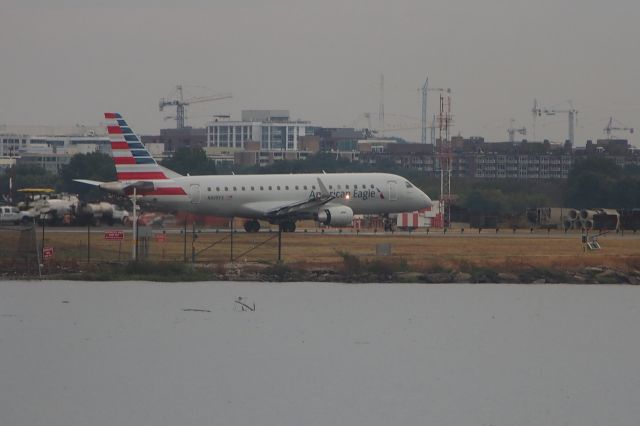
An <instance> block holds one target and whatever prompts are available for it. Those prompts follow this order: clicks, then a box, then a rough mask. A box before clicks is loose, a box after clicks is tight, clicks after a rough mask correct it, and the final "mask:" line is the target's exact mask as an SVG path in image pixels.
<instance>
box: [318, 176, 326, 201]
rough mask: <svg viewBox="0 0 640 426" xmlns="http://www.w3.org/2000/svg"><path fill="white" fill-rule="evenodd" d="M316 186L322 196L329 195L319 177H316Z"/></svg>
mask: <svg viewBox="0 0 640 426" xmlns="http://www.w3.org/2000/svg"><path fill="white" fill-rule="evenodd" d="M318 186H319V187H320V193H321V195H322V196H323V197H329V191H328V190H327V187H326V186H324V183H322V181H321V180H320V178H318Z"/></svg>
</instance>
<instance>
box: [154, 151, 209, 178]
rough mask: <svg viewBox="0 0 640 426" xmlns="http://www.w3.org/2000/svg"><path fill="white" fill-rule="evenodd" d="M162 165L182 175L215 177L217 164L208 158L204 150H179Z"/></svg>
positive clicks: (163, 161)
mask: <svg viewBox="0 0 640 426" xmlns="http://www.w3.org/2000/svg"><path fill="white" fill-rule="evenodd" d="M161 164H162V165H163V166H164V167H166V168H168V169H170V170H173V171H174V172H176V173H180V174H182V175H186V174H189V175H193V176H198V175H215V174H217V170H216V163H215V162H214V161H213V160H211V159H209V158H207V155H206V153H205V152H204V150H203V149H202V148H179V149H178V150H176V151H175V152H174V153H173V156H171V157H170V158H167V159H164V160H162V162H161Z"/></svg>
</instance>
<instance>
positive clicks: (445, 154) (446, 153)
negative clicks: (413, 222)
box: [438, 94, 453, 227]
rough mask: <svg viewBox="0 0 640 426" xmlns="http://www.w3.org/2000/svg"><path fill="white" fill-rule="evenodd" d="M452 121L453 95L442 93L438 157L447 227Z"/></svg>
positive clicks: (451, 154)
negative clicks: (445, 95)
mask: <svg viewBox="0 0 640 426" xmlns="http://www.w3.org/2000/svg"><path fill="white" fill-rule="evenodd" d="M452 121H453V120H452V116H451V95H447V97H446V98H445V97H444V96H443V95H442V94H440V114H439V116H438V131H439V140H438V142H439V144H438V158H439V161H440V208H441V212H442V213H443V218H446V221H445V224H444V226H445V227H449V226H451V169H452V163H453V158H452V157H453V152H452V150H451V140H450V138H449V130H450V128H451V124H452ZM445 215H446V216H445Z"/></svg>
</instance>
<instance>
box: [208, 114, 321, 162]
mask: <svg viewBox="0 0 640 426" xmlns="http://www.w3.org/2000/svg"><path fill="white" fill-rule="evenodd" d="M206 132H207V147H208V148H218V149H221V150H222V151H227V152H236V151H242V150H244V149H245V145H246V143H247V142H259V143H260V150H262V151H298V149H299V148H298V141H299V139H300V138H301V137H303V136H307V135H309V134H312V132H311V128H310V127H309V123H308V122H306V121H292V120H291V119H290V117H289V111H287V110H244V111H242V119H241V121H232V120H228V119H217V120H214V121H211V122H209V123H208V124H207V130H206Z"/></svg>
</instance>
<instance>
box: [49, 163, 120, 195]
mask: <svg viewBox="0 0 640 426" xmlns="http://www.w3.org/2000/svg"><path fill="white" fill-rule="evenodd" d="M60 176H61V178H62V190H63V191H66V192H70V193H74V194H78V195H81V196H83V197H85V198H100V197H101V196H103V195H104V193H102V192H101V191H100V190H99V189H97V188H95V187H92V186H90V185H85V184H82V183H78V182H74V181H73V180H74V179H89V180H97V181H100V182H111V181H114V180H116V168H115V166H114V165H113V159H112V158H111V156H109V155H107V154H103V153H100V152H93V153H90V154H76V155H74V156H73V157H71V160H70V161H69V164H67V165H65V166H64V167H62V169H61V170H60Z"/></svg>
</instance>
